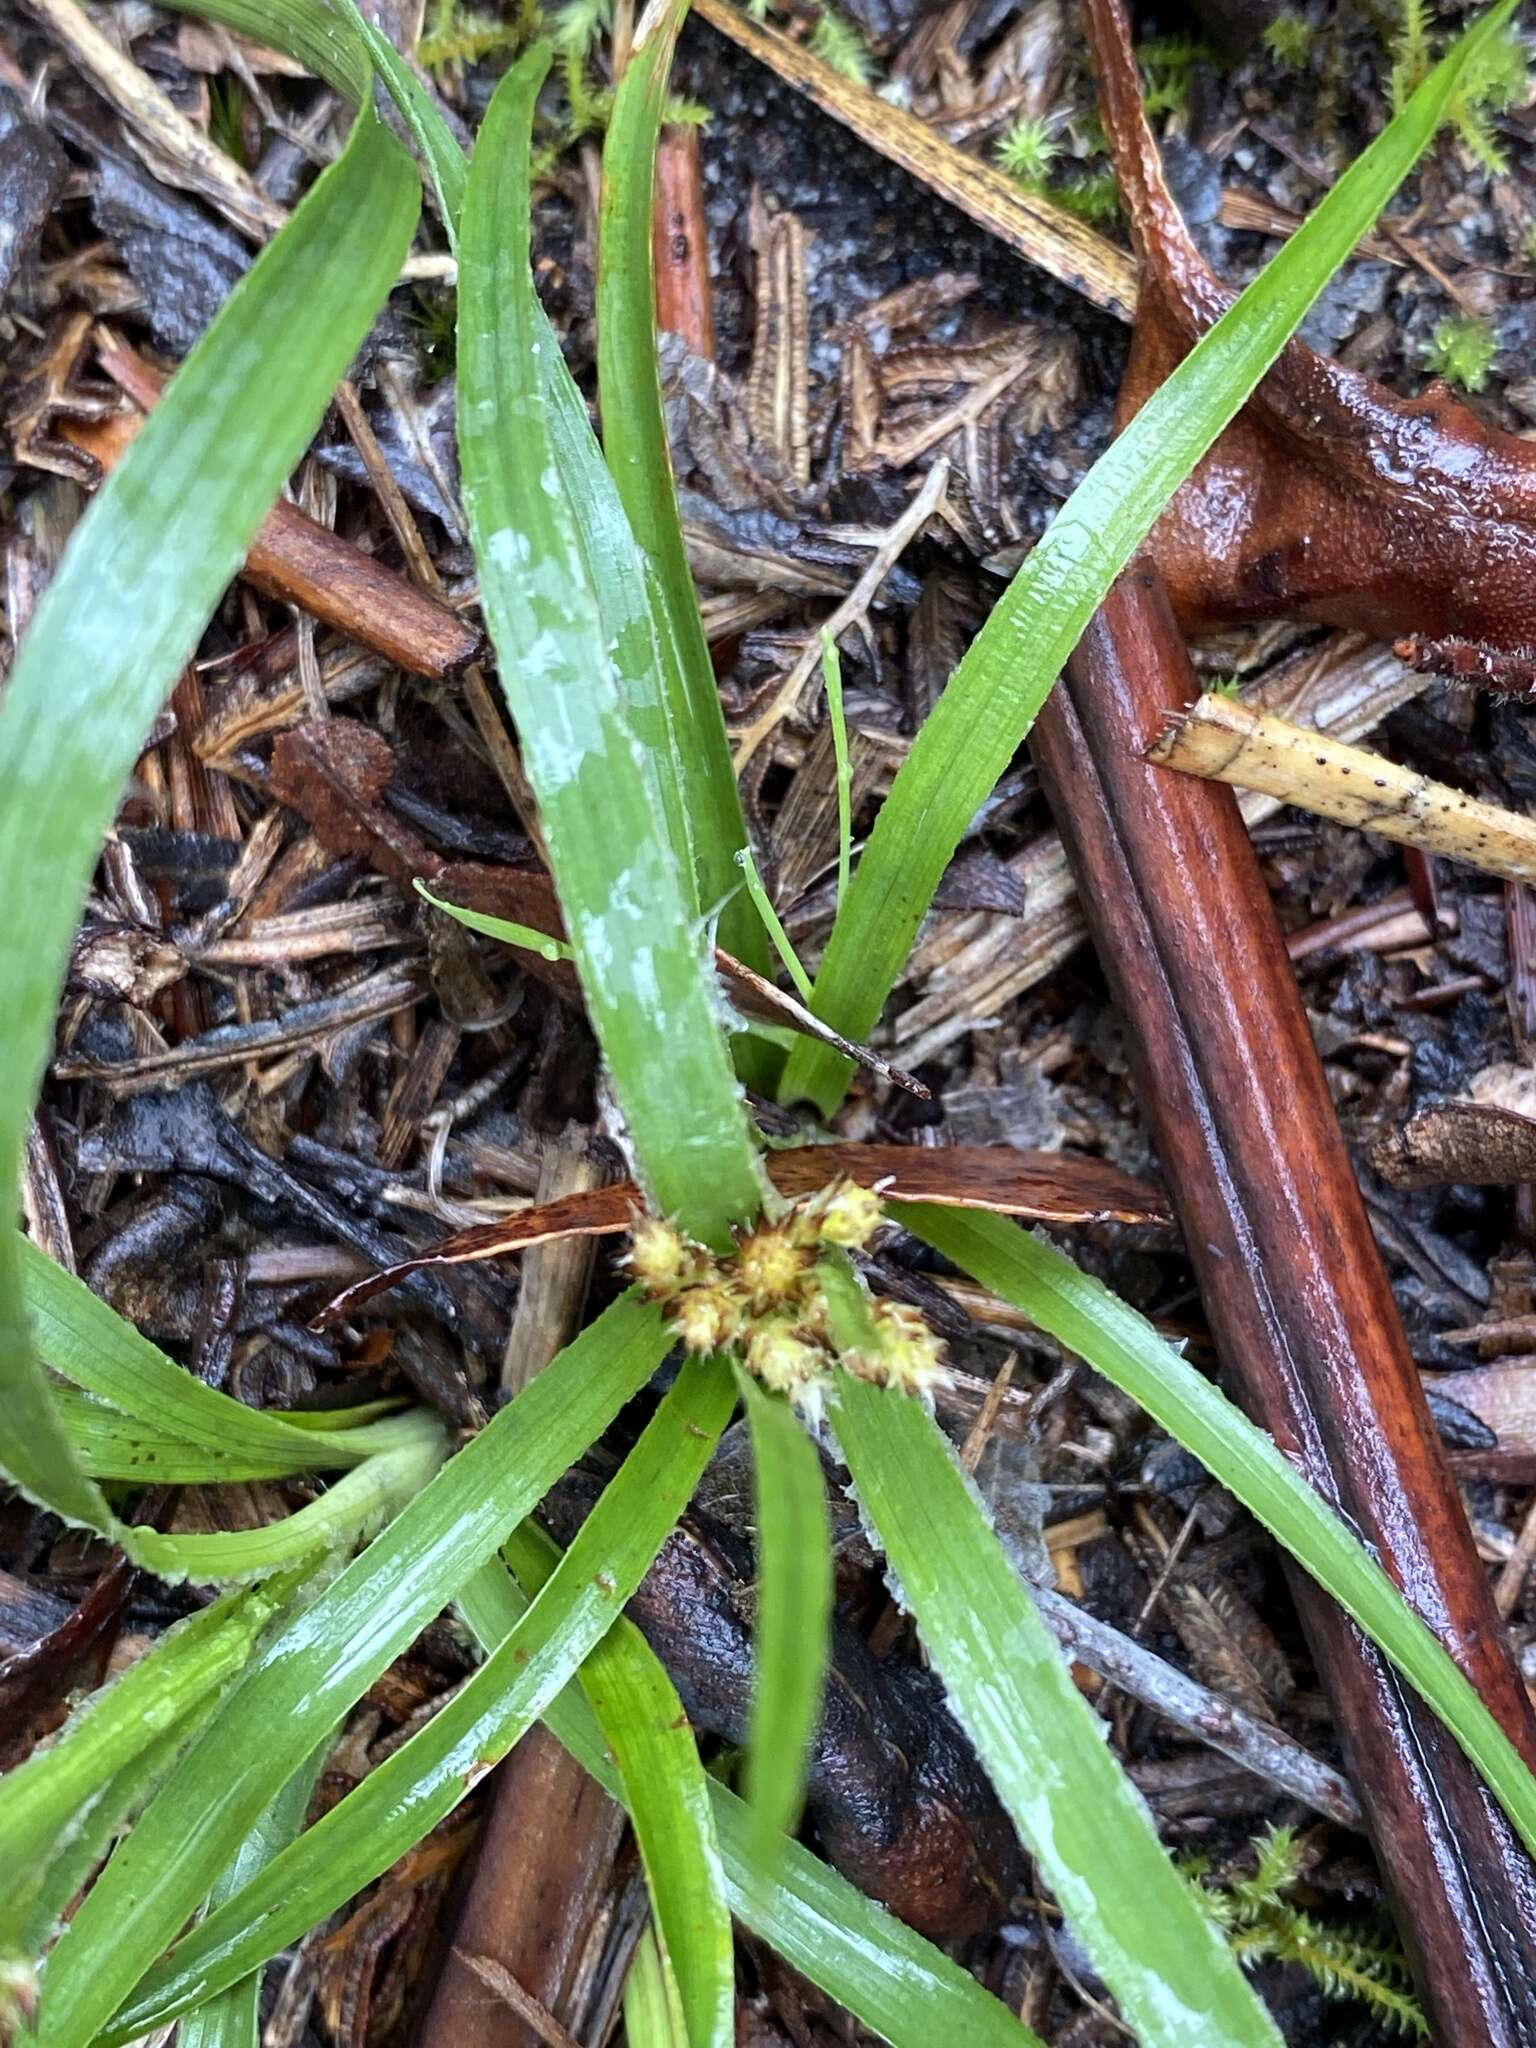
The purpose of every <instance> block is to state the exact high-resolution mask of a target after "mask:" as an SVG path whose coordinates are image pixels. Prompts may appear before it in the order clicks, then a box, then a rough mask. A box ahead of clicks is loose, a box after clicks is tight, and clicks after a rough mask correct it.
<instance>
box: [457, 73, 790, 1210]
mask: <svg viewBox="0 0 1536 2048" xmlns="http://www.w3.org/2000/svg"><path fill="white" fill-rule="evenodd" d="M547 67H548V53H547V51H545V50H541V49H536V50H532V51H530V52H529V54H528V55H527V56H526V57H525V58H523V59H522V60H521V61H520V62H519V63H518V64H517V65H515V66H514V67H513V69H512V70H511V71H509V72H508V73H507V75H506V77H505V79H504V80H503V81H502V83H501V85H500V87H499V88H498V89H497V93H496V96H495V98H494V99H493V100H492V102H491V105H490V108H489V110H488V112H487V114H486V117H485V122H484V125H483V126H482V128H481V132H480V139H479V142H478V144H477V147H476V151H475V158H474V163H473V165H472V166H471V170H470V178H469V188H468V192H467V195H466V198H465V203H464V214H463V220H462V223H461V229H460V266H461V267H460V279H459V305H460V311H459V442H460V456H461V461H462V465H463V476H464V502H465V509H466V512H467V514H468V517H469V524H470V531H471V534H472V537H473V540H474V545H475V554H476V558H477V560H478V562H479V565H480V583H481V598H482V603H483V605H484V609H485V617H486V624H487V626H488V627H489V629H490V633H491V638H492V640H493V641H494V642H495V645H496V650H497V655H498V659H499V663H500V669H501V681H502V687H503V689H504V690H505V692H506V695H507V701H508V703H509V705H510V706H511V709H512V715H513V717H514V719H515V720H516V723H517V728H518V732H519V734H520V736H521V738H522V742H523V749H524V760H525V763H526V766H527V769H528V774H529V779H530V780H531V781H532V783H533V786H534V789H535V790H536V792H537V794H538V798H539V808H540V812H541V815H542V818H543V822H544V829H545V834H546V837H547V841H548V845H549V853H550V861H551V865H552V867H553V870H554V875H555V882H556V886H557V888H558V889H559V892H560V900H561V905H562V908H563V910H564V912H565V920H566V928H567V932H568V934H569V937H570V942H571V946H572V948H573V950H574V952H575V955H576V960H577V964H578V967H579V969H580V973H581V980H582V986H583V989H584V990H585V993H586V997H587V1004H588V1010H589V1013H590V1015H591V1018H592V1022H593V1025H594V1028H595V1030H596V1032H597V1036H598V1039H599V1042H600V1043H601V1045H602V1048H603V1053H604V1056H605V1058H606V1060H607V1063H608V1066H609V1068H610V1071H611V1073H612V1075H613V1081H614V1086H615V1089H616V1091H617V1093H618V1097H619V1101H620V1103H621V1105H622V1107H623V1110H624V1114H625V1117H626V1119H627V1121H628V1124H629V1127H630V1130H631V1132H632V1134H633V1137H634V1142H635V1149H636V1152H637V1154H638V1156H639V1159H640V1161H641V1164H642V1166H643V1168H644V1171H645V1173H646V1175H647V1177H648V1179H649V1181H650V1184H651V1189H652V1192H653V1194H654V1196H655V1199H656V1201H657V1203H658V1204H659V1206H660V1207H661V1208H662V1209H663V1210H664V1211H665V1212H666V1213H668V1214H669V1215H675V1216H677V1217H678V1218H679V1219H680V1220H681V1221H682V1222H683V1224H684V1227H685V1228H687V1229H688V1230H689V1231H690V1232H691V1234H692V1235H694V1236H697V1237H700V1238H703V1239H706V1240H707V1241H710V1242H712V1243H714V1244H716V1245H717V1246H722V1245H724V1244H725V1243H726V1242H727V1241H728V1227H729V1225H730V1224H731V1223H732V1222H739V1221H744V1220H745V1219H747V1218H749V1217H750V1216H752V1215H753V1214H754V1213H755V1212H756V1209H757V1207H758V1205H759V1203H760V1201H761V1198H762V1185H761V1181H760V1179H759V1175H758V1170H757V1165H756V1159H755V1155H754V1153H753V1150H752V1147H751V1143H750V1140H749V1138H748V1134H747V1127H746V1121H745V1118H744V1116H743V1113H742V1106H741V1101H740V1095H739V1091H738V1089H737V1085H736V1081H735V1077H734V1076H733V1075H732V1073H731V1070H730V1062H729V1059H728V1057H727V1054H726V1048H725V1042H724V1039H723V1038H722V1036H721V1033H720V1030H719V1027H718V1024H717V1022H716V1016H715V999H714V993H713V989H712V987H711V980H710V969H709V967H708V965H707V964H706V960H705V954H704V944H703V933H702V932H701V931H700V930H699V928H698V926H697V923H696V922H695V921H694V920H692V919H691V918H690V916H689V913H688V909H687V905H686V901H685V896H684V890H683V885H682V882H681V880H680V877H679V873H678V869H677V864H676V861H675V859H674V858H673V856H672V853H671V850H670V848H669V846H668V844H667V840H666V837H665V834H664V831H663V827H662V821H661V819H660V817H659V816H658V813H657V808H656V804H655V802H654V800H653V795H652V789H651V785H650V782H649V779H648V775H647V770H646V768H645V765H644V763H643V761H642V759H641V756H640V753H639V750H638V748H637V745H636V742H635V738H634V734H633V732H632V731H631V729H630V727H629V725H628V723H627V720H626V717H625V712H624V706H623V702H622V699H621V696H620V692H619V688H618V683H617V679H616V677H615V674H614V668H613V663H612V659H611V657H610V654H609V651H608V644H607V638H606V633H605V628H604V623H603V619H602V614H601V611H600V608H599V606H598V604H597V602H596V599H595V597H594V595H593V592H592V590H591V587H590V584H589V581H588V576H587V564H586V560H585V556H584V553H583V550H582V547H581V545H580V543H579V539H578V534H577V526H576V518H575V514H574V511H573V508H572V505H571V503H570V502H569V500H568V499H567V496H566V494H565V490H564V488H563V486H562V479H561V473H560V470H559V467H558V465H557V463H556V459H555V444H554V438H553V432H552V426H551V412H550V404H549V398H548V393H547V389H546V386H545V383H544V381H543V379H542V378H541V376H540V371H539V363H540V353H541V351H542V350H543V349H544V348H546V347H547V346H548V345H549V344H548V342H547V340H546V336H547V332H548V329H547V324H546V323H545V322H544V320H543V316H542V313H541V312H540V310H539V307H538V300H537V296H536V294H535V292H534V289H533V279H532V274H531V272H530V270H529V189H528V157H529V144H530V136H531V128H532V120H533V106H534V101H535V99H536V97H537V94H538V90H539V86H540V83H541V82H542V79H543V77H544V74H545V71H546V69H547Z"/></svg>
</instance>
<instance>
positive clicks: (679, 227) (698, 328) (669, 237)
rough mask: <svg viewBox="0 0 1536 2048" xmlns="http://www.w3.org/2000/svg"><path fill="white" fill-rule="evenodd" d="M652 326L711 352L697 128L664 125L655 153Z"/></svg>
mask: <svg viewBox="0 0 1536 2048" xmlns="http://www.w3.org/2000/svg"><path fill="white" fill-rule="evenodd" d="M651 241H652V246H653V248H654V250H655V263H656V324H657V326H658V327H659V328H660V329H661V331H662V333H663V334H676V335H680V336H681V337H682V339H683V340H684V341H686V342H687V344H688V346H689V347H690V348H691V349H692V350H693V352H694V354H695V355H696V356H705V357H707V358H708V359H709V360H710V361H711V362H713V361H714V355H715V304H714V294H713V293H712V291H711V290H710V282H709V228H708V224H707V222H706V220H705V217H704V168H703V161H702V156H701V152H700V148H699V131H698V129H697V128H692V127H688V128H663V130H662V131H661V144H660V147H659V148H658V149H657V152H656V211H655V215H654V218H653V224H652V230H651Z"/></svg>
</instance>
